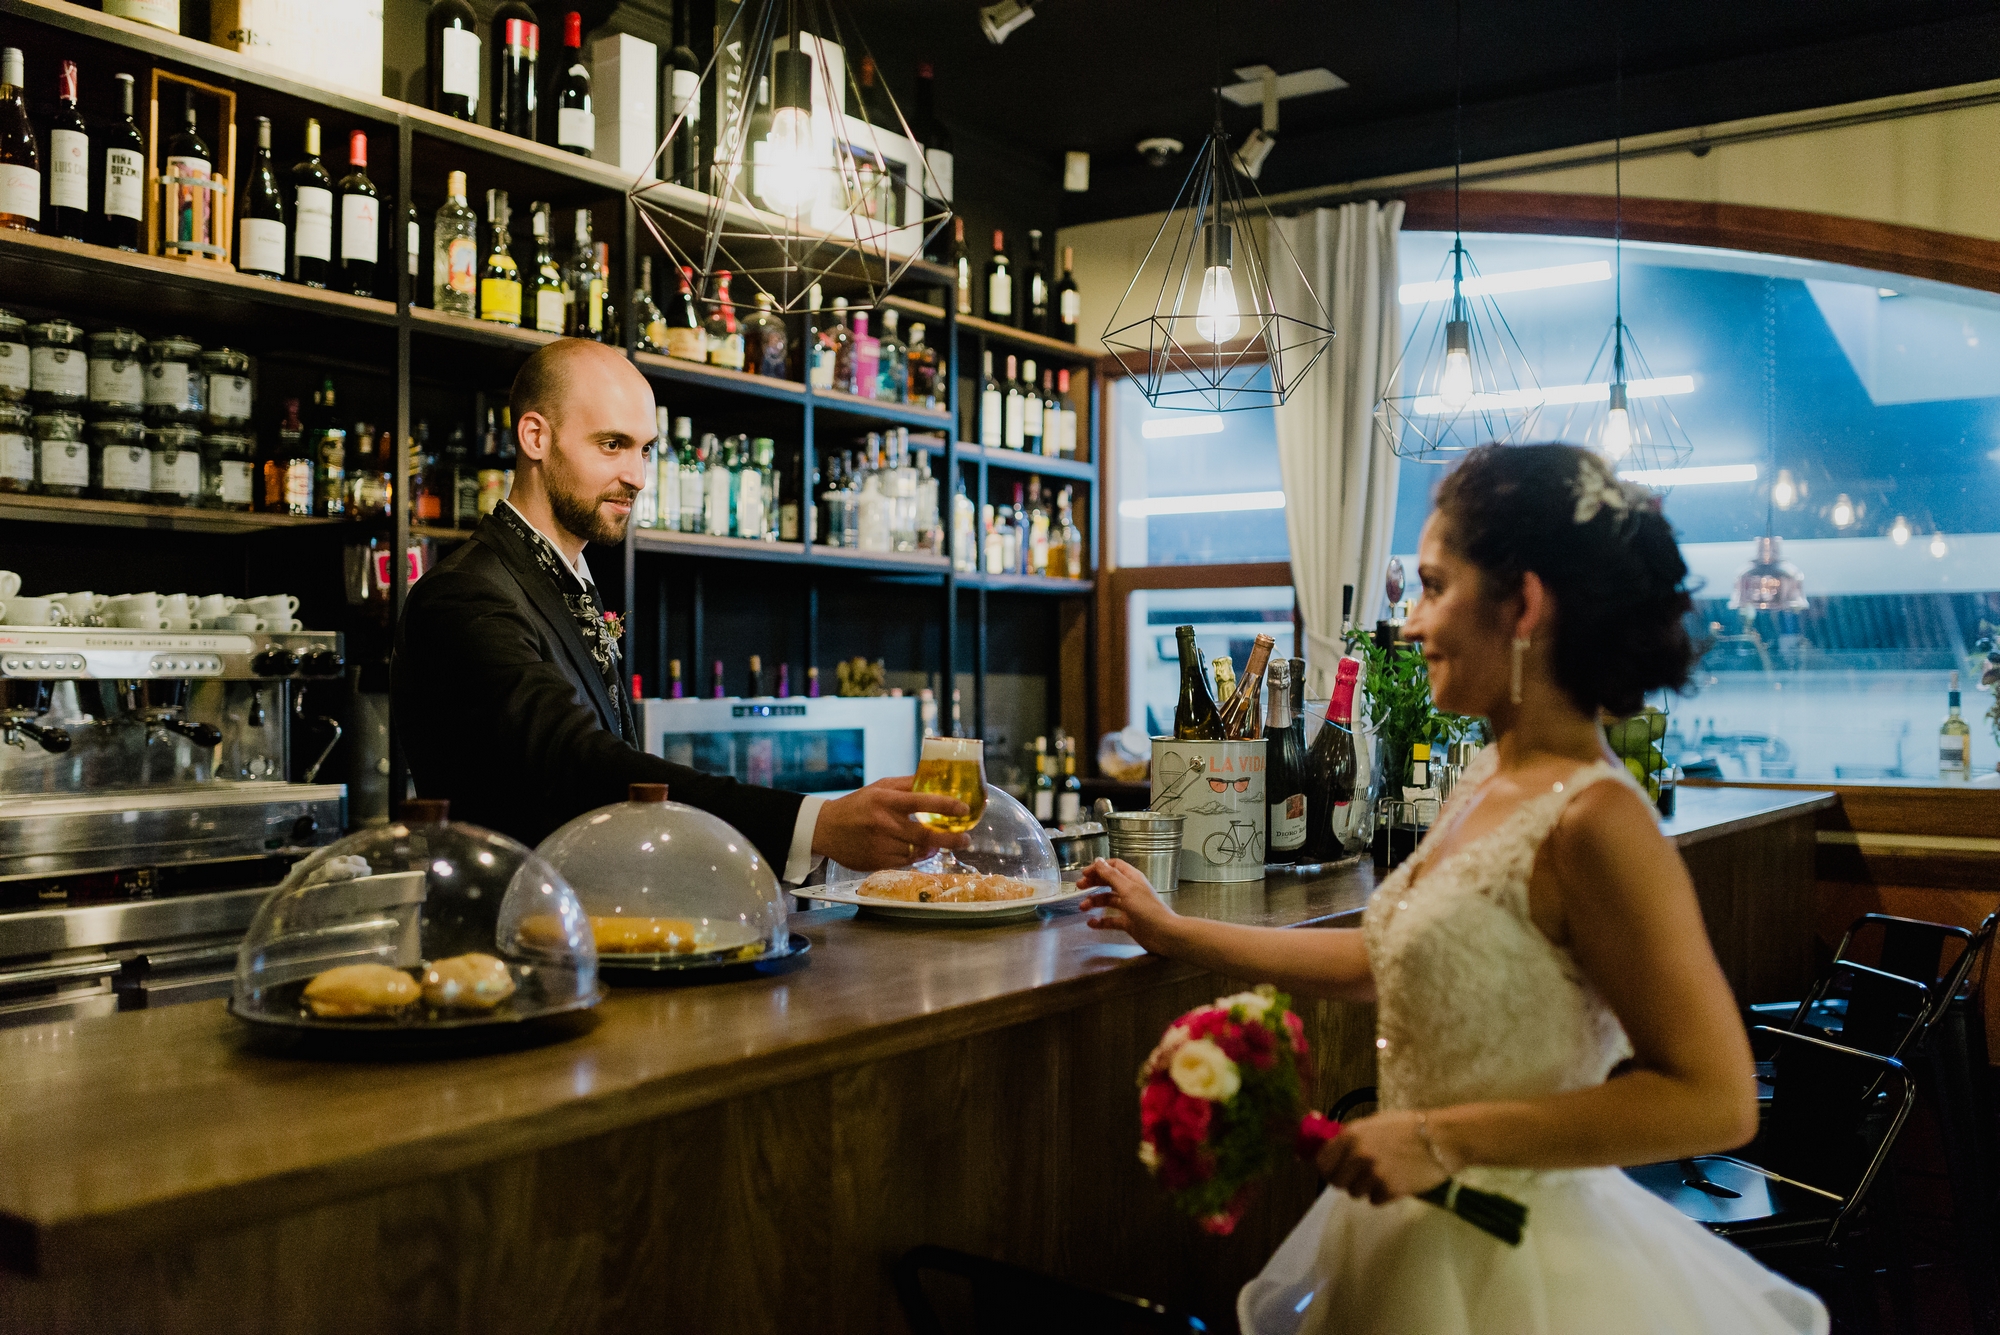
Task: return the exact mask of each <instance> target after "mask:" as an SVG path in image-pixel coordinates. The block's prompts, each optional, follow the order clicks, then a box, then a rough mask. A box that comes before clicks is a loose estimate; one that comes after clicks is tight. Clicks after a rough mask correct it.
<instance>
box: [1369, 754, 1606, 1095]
mask: <svg viewBox="0 0 2000 1335" xmlns="http://www.w3.org/2000/svg"><path fill="white" fill-rule="evenodd" d="M1495 763H1496V758H1495V755H1494V753H1493V751H1492V750H1490V749H1489V750H1487V751H1485V752H1483V753H1482V754H1481V755H1480V756H1479V757H1478V759H1476V760H1475V761H1474V762H1473V764H1472V765H1471V767H1469V768H1468V769H1467V770H1466V773H1465V776H1464V778H1463V779H1462V780H1461V781H1460V783H1459V785H1458V788H1457V790H1456V791H1455V792H1454V793H1453V795H1452V799H1451V801H1450V802H1448V803H1447V804H1446V805H1445V808H1444V812H1443V813H1442V814H1441V815H1440V818H1439V820H1438V823H1437V825H1436V826H1435V827H1433V828H1434V831H1435V830H1443V829H1444V828H1445V827H1446V825H1447V823H1448V817H1449V816H1450V815H1451V814H1453V813H1454V812H1455V811H1456V809H1457V807H1458V805H1459V803H1460V802H1461V801H1462V800H1463V795H1465V794H1469V793H1471V792H1472V791H1473V790H1474V789H1476V788H1477V787H1479V785H1480V784H1481V783H1483V782H1484V781H1485V780H1486V779H1487V778H1489V777H1490V776H1491V775H1492V773H1493V770H1494V766H1495ZM1601 781H1611V782H1620V781H1622V782H1626V783H1630V782H1631V780H1630V778H1629V777H1628V776H1627V775H1626V774H1625V773H1624V771H1622V770H1618V769H1614V768H1613V767H1612V766H1610V765H1608V764H1606V763H1604V762H1602V761H1599V762H1597V763H1596V764H1592V765H1587V766H1584V767H1583V768H1582V769H1579V770H1578V771H1577V772H1576V773H1574V774H1573V775H1571V776H1570V777H1569V778H1568V779H1567V780H1565V781H1564V782H1562V783H1560V784H1557V785H1555V787H1554V789H1553V790H1552V791H1550V792H1548V793H1544V794H1542V795H1541V796H1539V797H1534V798H1530V799H1529V800H1527V801H1525V802H1523V803H1522V804H1521V805H1520V806H1519V807H1518V808H1516V809H1515V810H1514V811H1513V812H1511V813H1509V815H1508V816H1507V818H1506V819H1505V820H1503V821H1502V822H1501V823H1500V824H1499V825H1497V826H1495V827H1494V828H1492V829H1491V830H1488V831H1487V832H1486V833H1485V834H1483V835H1480V836H1478V837H1477V838H1475V839H1473V840H1471V841H1470V842H1468V843H1464V844H1461V845H1460V846H1459V847H1458V848H1457V849H1456V850H1455V851H1454V852H1452V853H1451V854H1450V855H1449V856H1447V857H1445V858H1443V859H1441V860H1439V859H1436V858H1434V856H1433V854H1434V851H1435V850H1434V844H1433V842H1432V839H1433V838H1434V837H1435V835H1433V836H1432V838H1426V839H1425V840H1424V842H1423V843H1421V844H1419V845H1418V846H1417V849H1416V852H1415V853H1413V854H1412V855H1411V856H1410V858H1409V859H1408V860H1407V861H1406V862H1404V863H1403V865H1402V866H1400V867H1398V868H1397V869H1396V870H1395V871H1394V872H1393V873H1392V874H1391V875H1390V876H1389V878H1388V879H1387V880H1385V881H1384V882H1382V884H1381V885H1380V886H1379V887H1377V889H1376V891H1375V894H1374V896H1373V897H1372V898H1371V899H1370V900H1369V901H1368V908H1367V910H1366V912H1365V913H1364V915H1363V918H1362V924H1363V929H1364V931H1365V933H1366V939H1367V943H1368V961H1369V964H1370V966H1371V967H1372V969H1373V970H1374V974H1375V992H1376V998H1377V1011H1376V1054H1375V1055H1376V1059H1377V1063H1378V1068H1379V1069H1378V1073H1377V1085H1378V1088H1379V1090H1380V1093H1381V1101H1382V1106H1383V1107H1387V1108H1440V1107H1445V1106H1447V1105H1450V1104H1454V1103H1466V1102H1471V1101H1483V1100H1488V1099H1511V1098H1534V1097H1538V1096H1541V1095H1546V1094H1554V1093H1560V1092H1562V1091H1564V1090H1570V1089H1581V1088H1585V1087H1588V1086H1590V1085H1595V1084H1599V1083H1601V1082H1602V1081H1603V1080H1604V1078H1605V1076H1606V1075H1608V1074H1609V1073H1610V1071H1611V1068H1612V1067H1613V1066H1615V1065H1617V1064H1618V1063H1619V1062H1620V1061H1621V1060H1623V1059H1624V1058H1626V1057H1628V1056H1630V1055H1631V1052H1632V1047H1631V1044H1630V1043H1629V1042H1628V1041H1627V1040H1626V1037H1625V1031H1624V1029H1623V1028H1622V1027H1621V1026H1620V1025H1619V1023H1618V1018H1617V1016H1615V1015H1613V1014H1612V1013H1611V1009H1610V1007H1608V1006H1607V1005H1606V1004H1605V1002H1604V999H1603V997H1601V996H1600V995H1598V992H1597V989H1596V988H1594V987H1593V986H1591V984H1590V982H1589V980H1587V979H1586V978H1585V977H1584V976H1583V972H1582V970H1581V969H1579V968H1578V967H1577V964H1576V961H1575V960H1574V959H1573V958H1572V957H1571V955H1570V953H1569V952H1568V951H1567V950H1565V949H1563V948H1562V947H1560V946H1557V945H1555V944H1554V943H1553V942H1551V941H1550V940H1549V939H1548V938H1547V937H1546V936H1543V935H1542V932H1541V929H1539V928H1538V927H1536V926H1535V924H1534V921H1533V920H1532V919H1531V918H1530V917H1529V916H1528V877H1529V874H1530V873H1531V872H1532V871H1533V869H1534V864H1535V854H1536V852H1537V851H1538V850H1539V849H1540V848H1541V844H1542V840H1543V839H1544V838H1546V837H1547V835H1548V833H1549V831H1550V830H1551V829H1553V828H1554V827H1555V823H1556V820H1557V818H1558V817H1560V816H1561V815H1562V812H1563V808H1564V807H1566V806H1567V805H1568V804H1569V801H1570V799H1571V798H1573V797H1575V796H1576V794H1577V793H1578V792H1580V791H1582V790H1583V789H1584V788H1586V787H1588V786H1589V785H1590V784H1593V783H1597V782H1601ZM1434 862H1435V865H1433V863H1434Z"/></svg>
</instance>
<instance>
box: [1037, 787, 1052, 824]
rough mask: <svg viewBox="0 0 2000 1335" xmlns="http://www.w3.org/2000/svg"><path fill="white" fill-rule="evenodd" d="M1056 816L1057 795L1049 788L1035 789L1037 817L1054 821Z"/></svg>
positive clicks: (1040, 819)
mask: <svg viewBox="0 0 2000 1335" xmlns="http://www.w3.org/2000/svg"><path fill="white" fill-rule="evenodd" d="M1055 818H1056V795H1055V794H1054V793H1053V792H1051V791H1049V790H1048V789H1047V788H1039V789H1036V790H1035V819H1036V820H1039V821H1052V820H1054V819H1055Z"/></svg>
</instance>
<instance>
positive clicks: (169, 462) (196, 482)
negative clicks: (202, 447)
mask: <svg viewBox="0 0 2000 1335" xmlns="http://www.w3.org/2000/svg"><path fill="white" fill-rule="evenodd" d="M152 487H153V490H154V491H157V492H162V493H164V494H166V495H168V496H195V495H199V494H200V493H201V452H200V451H199V450H155V451H153V478H152Z"/></svg>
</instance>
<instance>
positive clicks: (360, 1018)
mask: <svg viewBox="0 0 2000 1335" xmlns="http://www.w3.org/2000/svg"><path fill="white" fill-rule="evenodd" d="M444 816H445V804H444V803H442V802H435V803H431V802H411V803H409V804H407V805H406V806H405V808H404V820H403V821H401V822H398V823H394V824H390V825H387V826H382V827H379V828H376V829H370V830H363V831H361V832H360V833H358V834H353V835H349V836H348V837H347V838H345V839H342V840H340V841H339V842H337V843H334V844H329V845H328V846H327V847H325V848H322V849H320V850H319V851H317V852H316V853H314V854H313V855H312V856H311V857H309V858H307V859H305V860H304V861H302V862H300V863H299V864H298V865H296V866H295V867H293V868H292V871H291V874H290V875H288V876H287V877H286V878H285V880H284V882H283V883H282V884H280V885H279V886H278V888H277V889H276V890H274V891H272V893H271V896H270V898H268V899H266V900H265V901H264V905H263V907H262V908H260V909H259V910H258V911H257V916H256V918H255V919H254V920H253V921H252V922H251V924H250V930H249V932H248V933H247V934H246V935H245V936H244V938H243V944H242V946H241V947H239V949H238V951H237V955H236V981H235V986H234V989H233V991H232V993H231V996H230V1001H229V1009H230V1011H231V1012H232V1013H233V1014H235V1015H237V1016H238V1017H240V1018H242V1019H244V1020H247V1021H250V1022H251V1023H253V1024H260V1025H275V1026H280V1027H287V1028H296V1029H306V1030H314V1029H319V1030H325V1029H341V1030H355V1031H358V1030H367V1029H378V1030H379V1029H393V1030H399V1031H409V1030H422V1029H462V1028H467V1027H483V1026H495V1025H508V1024H518V1023H520V1022H522V1021H527V1020H535V1019H540V1018H543V1017H548V1016H554V1015H562V1014H567V1013H570V1012H574V1011H579V1010H583V1009H585V1008H587V1007H589V1006H592V1005H595V1004H596V1003H597V1001H598V1000H599V999H600V998H602V997H603V995H604V992H603V989H602V988H601V987H600V986H599V985H598V980H597V949H596V946H595V945H594V944H593V942H592V940H591V934H590V928H589V923H588V920H587V919H586V917H585V915H584V912H583V909H582V907H581V906H580V905H579V904H578V903H577V899H576V895H575V893H574V892H573V891H572V890H571V889H570V887H569V885H568V883H566V882H565V881H564V880H563V878H562V877H561V876H560V875H558V874H557V873H556V872H555V870H554V869H553V868H551V867H550V866H549V865H548V863H547V862H545V861H544V860H543V859H542V858H540V857H538V856H537V855H536V854H535V853H534V852H533V850H531V849H529V848H527V847H525V846H524V845H522V844H520V843H517V842H515V841H514V840H512V839H509V838H507V837H506V836H505V835H501V834H496V833H494V832H493V831H491V830H486V829H481V828H480V827H479V826H476V825H464V824H455V823H446V822H445V820H444Z"/></svg>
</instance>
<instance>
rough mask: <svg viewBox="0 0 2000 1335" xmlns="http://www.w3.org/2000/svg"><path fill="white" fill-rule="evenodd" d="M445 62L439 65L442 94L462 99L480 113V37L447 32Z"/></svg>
mask: <svg viewBox="0 0 2000 1335" xmlns="http://www.w3.org/2000/svg"><path fill="white" fill-rule="evenodd" d="M438 35H439V36H441V37H443V38H444V59H443V60H442V61H441V62H440V64H441V65H442V69H441V70H440V71H439V75H440V77H439V81H438V88H439V91H441V92H445V93H450V94H452V95H453V96H456V97H463V98H465V99H467V100H468V101H470V102H471V103H472V109H473V110H474V111H477V110H478V109H479V34H478V33H475V32H468V31H466V30H465V29H464V28H446V29H445V30H444V31H443V32H441V33H440V34H438Z"/></svg>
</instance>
